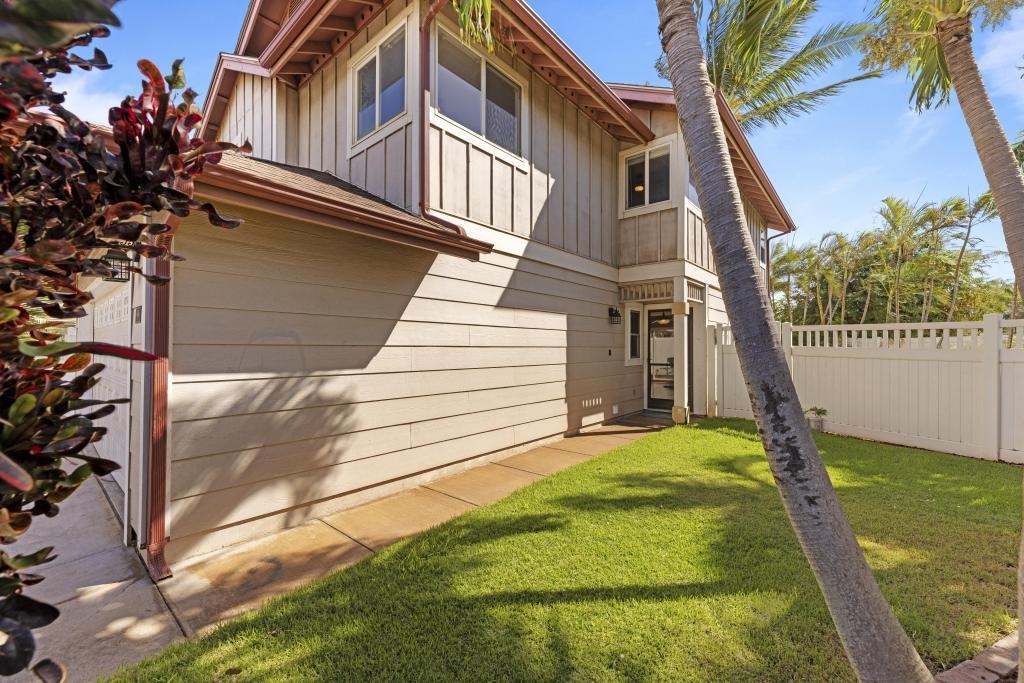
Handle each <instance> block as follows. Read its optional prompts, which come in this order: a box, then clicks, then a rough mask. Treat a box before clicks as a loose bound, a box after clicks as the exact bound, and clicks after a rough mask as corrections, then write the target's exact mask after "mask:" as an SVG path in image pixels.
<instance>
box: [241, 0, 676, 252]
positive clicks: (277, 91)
mask: <svg viewBox="0 0 1024 683" xmlns="http://www.w3.org/2000/svg"><path fill="white" fill-rule="evenodd" d="M414 4H416V3H415V2H414V0H397V1H396V2H393V3H392V4H391V5H389V6H388V8H387V9H386V10H385V12H383V13H382V14H381V15H380V16H378V17H377V18H376V19H374V21H372V22H371V23H370V24H369V25H368V26H367V27H366V28H365V29H364V30H362V31H360V32H359V34H358V35H357V36H356V37H355V38H354V39H353V40H352V41H351V42H350V43H349V44H348V45H346V46H345V47H344V48H343V49H342V50H341V51H340V52H339V53H338V54H337V55H335V56H334V57H333V58H332V59H330V60H329V61H328V62H327V63H326V64H325V65H324V66H323V67H322V68H321V69H319V70H318V71H317V72H316V73H315V74H313V75H312V76H311V77H310V78H309V79H308V80H307V81H306V82H305V83H303V84H302V85H301V86H300V87H299V88H298V89H297V90H296V89H293V88H290V87H288V86H285V85H282V84H279V83H275V82H273V81H272V79H262V78H259V77H257V76H252V75H249V74H239V76H238V79H237V82H236V86H235V92H234V94H233V95H232V98H231V102H230V103H229V105H228V109H227V111H226V113H225V116H224V124H223V126H224V127H223V129H222V134H221V137H223V138H224V139H228V140H231V141H233V142H242V141H243V140H245V139H249V140H250V141H252V143H253V146H254V154H255V155H256V156H258V157H261V158H267V159H273V160H275V161H282V162H286V163H292V164H296V165H299V166H304V167H307V168H313V169H316V170H321V171H327V172H329V173H331V174H333V175H336V176H337V177H339V178H341V179H343V180H346V181H349V182H351V183H353V184H354V185H356V186H358V187H361V188H363V189H365V190H367V191H369V192H371V193H373V194H375V195H377V196H380V197H382V198H384V199H386V200H388V201H389V202H391V203H393V204H396V205H398V206H401V207H403V208H405V209H406V210H409V211H415V210H418V207H419V196H418V195H419V187H418V183H417V182H415V180H416V178H418V170H417V169H418V164H419V161H418V155H419V144H418V138H419V127H418V126H419V124H418V121H419V119H420V115H419V86H418V81H419V66H418V65H419V46H418V43H419V32H418V30H417V28H418V15H417V14H416V13H412V14H411V15H410V14H409V13H408V10H409V9H410V5H414ZM448 14H450V10H447V9H446V10H445V12H443V13H442V17H440V18H439V19H438V21H437V23H438V24H439V25H441V26H446V27H449V28H451V24H450V22H446V21H445V20H444V16H445V15H448ZM403 22H404V23H405V24H406V53H407V60H406V61H407V66H406V80H407V90H406V113H405V114H404V115H402V116H401V117H399V119H398V120H397V121H396V122H393V123H392V124H389V125H387V126H385V129H386V130H384V131H383V132H380V133H379V134H378V133H375V134H372V135H371V136H370V137H369V138H368V141H367V142H355V143H353V142H352V138H353V136H352V132H351V130H350V128H351V126H352V121H351V118H352V113H351V109H352V106H351V102H350V97H351V94H350V91H351V83H350V80H351V73H350V71H351V66H352V65H353V62H352V60H353V59H354V58H356V59H360V60H361V59H362V57H363V56H364V54H365V48H366V47H367V46H369V45H372V44H373V43H374V42H375V41H376V39H378V38H380V37H382V36H381V34H382V33H383V32H390V31H392V30H394V29H396V28H397V27H398V26H400V24H401V23H403ZM489 57H490V59H492V60H494V61H496V62H497V63H498V64H499V65H501V66H502V67H503V68H504V69H505V70H506V72H507V73H509V74H510V75H515V76H517V77H518V79H519V81H520V84H521V85H522V86H523V92H522V100H521V111H522V115H523V118H524V127H523V130H524V136H523V140H522V150H521V154H520V155H518V156H517V155H513V154H510V153H503V150H496V149H495V147H494V146H493V145H491V144H490V143H488V142H487V141H485V140H483V139H482V138H480V137H479V136H476V135H474V134H472V133H469V132H468V131H466V130H464V129H461V128H460V127H459V126H458V125H456V124H452V123H451V122H449V121H447V120H445V119H444V118H443V117H441V116H440V115H438V114H437V113H436V111H433V109H432V114H431V127H430V140H429V146H428V154H429V157H430V158H429V163H430V179H431V186H430V192H431V197H430V199H431V206H432V207H433V208H434V209H435V210H437V211H440V212H443V213H445V214H449V215H451V216H455V217H458V218H465V219H467V220H471V221H473V222H474V223H478V224H480V225H485V226H488V227H494V228H497V229H499V230H503V231H507V232H511V233H514V234H518V235H522V236H525V237H530V238H532V239H534V240H536V241H538V242H541V243H543V244H548V245H551V246H553V247H556V248H558V249H561V250H564V251H567V252H569V253H572V254H577V255H580V256H583V257H585V258H589V259H592V260H595V261H599V262H602V263H607V264H612V263H614V261H615V257H616V253H617V250H618V244H617V229H618V220H617V218H618V216H617V208H618V207H617V206H616V193H615V192H611V191H609V189H610V188H615V187H616V186H617V180H616V179H617V178H618V168H617V158H618V150H619V143H618V142H617V141H616V140H615V139H614V138H613V137H612V136H611V135H609V134H608V133H607V132H606V131H605V130H604V129H603V128H601V127H600V126H599V125H598V124H597V123H596V122H594V121H593V120H592V119H590V118H589V117H587V116H586V115H585V114H584V113H583V111H582V110H581V109H580V108H579V107H577V106H576V105H575V104H574V103H573V102H572V101H570V100H569V99H567V98H566V97H564V96H563V95H561V94H559V93H558V92H557V90H556V89H555V88H553V87H551V86H550V85H549V84H548V83H546V82H545V81H544V80H543V79H542V78H541V77H540V76H538V75H537V74H535V73H534V72H533V71H532V70H531V69H530V68H529V67H528V66H527V65H525V64H524V63H523V62H522V61H521V60H518V59H515V58H512V57H510V56H509V55H508V54H507V53H506V52H505V51H503V50H496V51H495V52H494V53H492V54H491V55H490V56H489ZM663 114H664V112H660V113H659V112H656V113H655V117H656V118H658V119H659V125H660V126H662V127H664V126H665V125H667V123H666V121H668V122H671V121H672V117H671V115H669V116H668V117H666V116H664V115H663ZM662 119H665V120H662ZM274 131H277V134H276V135H275V134H274Z"/></svg>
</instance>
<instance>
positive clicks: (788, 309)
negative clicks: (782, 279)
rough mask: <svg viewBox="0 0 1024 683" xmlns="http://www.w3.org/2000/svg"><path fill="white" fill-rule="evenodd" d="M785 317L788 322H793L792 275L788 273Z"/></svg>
mask: <svg viewBox="0 0 1024 683" xmlns="http://www.w3.org/2000/svg"><path fill="white" fill-rule="evenodd" d="M786 317H787V318H789V322H790V323H792V322H793V275H792V273H791V274H790V275H789V278H788V280H787V282H786Z"/></svg>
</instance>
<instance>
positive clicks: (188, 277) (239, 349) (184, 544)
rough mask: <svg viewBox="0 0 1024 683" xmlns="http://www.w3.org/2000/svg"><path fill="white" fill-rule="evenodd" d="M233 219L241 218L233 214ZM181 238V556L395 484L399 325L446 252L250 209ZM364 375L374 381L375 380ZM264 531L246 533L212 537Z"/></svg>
mask: <svg viewBox="0 0 1024 683" xmlns="http://www.w3.org/2000/svg"><path fill="white" fill-rule="evenodd" d="M232 210H234V207H232ZM237 212H238V213H240V214H242V215H244V216H245V218H246V219H247V223H246V226H245V228H243V229H240V230H239V231H237V232H231V233H225V232H223V231H215V230H214V229H211V228H207V227H206V226H202V225H199V224H198V223H197V224H194V225H191V226H189V229H187V230H182V232H181V233H180V235H179V238H178V239H179V242H178V249H179V251H180V252H181V253H182V255H183V256H185V257H186V259H187V260H186V261H185V262H184V263H182V264H181V265H180V266H179V267H178V268H177V270H176V272H175V279H174V285H173V286H174V287H175V289H174V349H173V355H172V372H173V382H174V384H173V387H172V391H171V415H170V417H171V422H172V425H171V449H172V452H171V456H170V457H171V463H170V474H169V477H170V496H169V500H170V501H171V502H170V504H169V514H168V519H169V534H170V537H171V543H170V545H169V547H168V554H169V556H170V557H171V558H172V559H173V558H179V557H184V556H188V555H192V554H195V553H197V552H202V551H204V550H209V549H212V548H214V547H218V546H221V545H223V544H224V543H225V542H232V541H234V540H244V538H245V537H255V536H257V535H259V534H261V533H265V532H266V531H270V530H277V529H280V528H286V527H290V526H294V525H296V524H298V523H300V522H302V521H305V520H306V519H308V518H309V517H310V514H309V510H304V509H302V507H303V506H308V505H310V504H312V503H315V502H317V501H321V500H324V499H328V498H331V497H335V496H338V495H341V494H343V493H347V492H352V491H357V490H359V489H361V488H363V487H366V486H369V485H371V484H374V483H378V482H379V481H381V480H387V479H388V478H390V477H389V468H391V469H393V470H394V471H395V474H396V475H397V474H399V473H400V472H399V470H408V469H410V468H414V467H415V463H414V462H409V461H408V460H404V461H400V462H394V461H393V459H392V460H390V461H388V462H383V461H382V459H381V458H380V457H379V456H381V455H383V454H385V453H391V452H394V451H402V450H405V449H408V448H409V447H410V426H409V424H408V419H407V418H406V412H405V411H404V410H403V405H402V401H401V400H388V399H389V397H391V396H396V395H397V396H404V395H408V393H409V392H407V391H406V392H403V390H402V384H403V382H405V383H407V381H408V375H406V374H404V372H403V371H407V370H409V369H410V368H411V363H412V361H411V357H410V351H409V347H408V346H405V347H402V348H389V346H388V345H389V341H390V342H392V343H393V340H394V339H395V338H396V337H399V336H400V337H403V338H404V339H405V340H406V343H409V341H410V340H413V339H414V338H415V336H416V334H417V330H415V329H409V328H408V327H407V326H406V324H405V323H402V322H400V321H401V320H402V319H403V318H404V317H405V314H406V309H407V307H408V306H409V303H410V301H411V300H412V297H413V295H414V293H415V292H416V291H417V290H418V289H419V287H420V285H421V283H422V282H423V278H424V276H425V275H426V273H427V272H429V270H430V268H431V266H432V264H433V262H434V260H435V258H436V256H435V255H434V254H431V253H429V252H425V251H420V250H415V249H408V248H403V247H395V246H394V245H389V244H387V243H383V242H377V241H374V240H369V239H363V238H357V237H352V236H350V235H346V234H344V233H339V232H337V231H331V230H326V229H323V228H315V227H313V226H301V225H279V224H278V223H277V222H276V221H275V220H274V219H272V218H269V217H267V216H260V215H259V214H255V213H253V212H251V211H248V212H247V211H245V210H244V209H238V210H237ZM363 373H372V375H369V376H367V377H363V376H362V375H363ZM243 523H252V524H251V526H252V528H251V529H249V530H247V531H245V532H244V533H243V534H241V536H240V537H239V538H232V537H231V535H230V534H229V535H227V536H223V537H221V540H219V541H216V540H212V539H209V538H208V537H207V535H208V533H209V532H210V531H213V530H225V529H230V528H231V527H234V526H237V525H240V524H243Z"/></svg>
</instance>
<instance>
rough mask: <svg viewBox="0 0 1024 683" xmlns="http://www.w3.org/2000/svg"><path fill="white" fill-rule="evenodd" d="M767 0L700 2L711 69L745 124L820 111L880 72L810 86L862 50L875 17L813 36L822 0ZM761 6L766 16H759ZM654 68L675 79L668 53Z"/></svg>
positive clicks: (746, 126)
mask: <svg viewBox="0 0 1024 683" xmlns="http://www.w3.org/2000/svg"><path fill="white" fill-rule="evenodd" d="M761 2H762V0H705V2H703V3H698V4H699V5H700V6H701V10H702V11H701V14H702V16H701V23H703V24H704V27H705V30H704V36H703V42H704V53H705V55H706V58H707V64H708V76H709V77H710V78H711V83H712V84H713V85H714V86H715V87H716V88H717V89H718V90H719V91H720V92H721V93H722V94H723V95H724V96H725V99H726V101H728V103H729V106H730V107H731V108H732V110H733V112H734V113H735V114H736V118H737V119H739V122H740V125H742V126H743V129H744V130H745V131H746V132H748V133H749V132H751V131H752V130H754V129H756V128H758V127H760V126H764V125H772V126H779V125H782V124H784V123H786V122H787V121H789V120H790V119H792V118H795V117H797V116H800V115H801V114H806V113H808V112H811V111H814V110H815V109H816V108H818V107H819V106H820V105H821V104H822V103H824V102H825V101H826V100H827V99H828V98H830V97H832V96H834V95H837V94H838V93H839V92H841V91H842V90H843V88H845V87H846V86H847V85H849V84H850V83H854V82H856V81H862V80H864V79H867V78H875V77H877V76H878V75H879V74H880V72H878V71H874V72H867V73H860V74H857V75H854V76H852V77H850V78H844V79H841V80H838V81H835V82H833V83H829V84H828V85H820V86H816V87H812V88H810V89H808V88H807V85H808V83H810V82H812V81H817V80H818V79H820V78H821V77H822V76H823V75H824V74H825V73H826V72H828V71H829V69H831V68H832V67H833V66H835V64H836V63H837V62H839V61H841V60H842V59H844V58H846V57H848V56H850V55H852V54H855V53H856V52H857V50H858V46H859V45H860V42H861V40H862V38H863V37H864V35H865V33H866V32H867V31H868V29H869V25H868V24H866V23H847V22H837V23H834V24H829V25H828V26H825V27H823V28H821V29H820V30H818V31H816V32H814V33H813V34H811V35H810V37H807V26H808V24H809V23H810V22H811V21H812V20H813V18H814V16H815V14H816V12H817V10H818V3H817V1H816V0H778V1H777V2H775V3H773V5H772V7H771V8H770V9H769V11H767V12H759V10H758V5H759V3H761ZM755 14H756V15H758V17H759V21H758V22H757V23H752V22H751V21H750V18H751V17H752V16H754V15H755ZM655 68H656V69H657V70H658V73H659V74H660V75H661V77H662V78H664V79H665V80H669V77H668V65H667V62H666V61H665V55H664V54H663V55H662V56H661V57H660V58H659V59H658V62H657V63H656V64H655Z"/></svg>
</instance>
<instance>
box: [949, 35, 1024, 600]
mask: <svg viewBox="0 0 1024 683" xmlns="http://www.w3.org/2000/svg"><path fill="white" fill-rule="evenodd" d="M936 38H938V41H939V45H940V46H941V47H942V54H943V56H944V57H945V58H946V63H947V64H948V65H949V77H950V80H951V81H952V83H953V90H954V91H956V98H957V101H958V102H959V103H960V109H962V110H963V113H964V119H965V120H966V121H967V127H968V128H970V130H971V137H972V138H973V140H974V147H975V149H977V150H978V158H979V159H980V160H981V167H982V169H983V170H984V171H985V178H986V180H988V185H989V190H990V191H991V192H992V199H993V200H994V201H995V204H996V209H997V210H998V211H999V220H1000V221H1002V223H1003V233H1004V234H1005V235H1006V249H1007V251H1008V252H1009V254H1010V263H1011V264H1012V265H1013V272H1014V275H1015V276H1016V277H1017V278H1018V279H1020V278H1022V277H1024V174H1022V173H1021V169H1020V166H1018V165H1017V160H1016V159H1015V158H1014V156H1013V150H1012V148H1011V147H1010V141H1009V139H1008V138H1007V137H1006V133H1005V132H1003V127H1002V126H1001V125H1000V124H999V119H997V118H996V112H995V110H994V109H993V108H992V102H991V100H989V98H988V92H986V90H985V84H984V82H983V81H982V80H981V72H980V71H979V70H978V63H977V61H976V60H975V58H974V48H973V47H972V46H971V19H970V17H956V18H953V19H947V20H945V21H941V22H939V24H938V25H937V27H936ZM1022 608H1024V605H1022Z"/></svg>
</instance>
